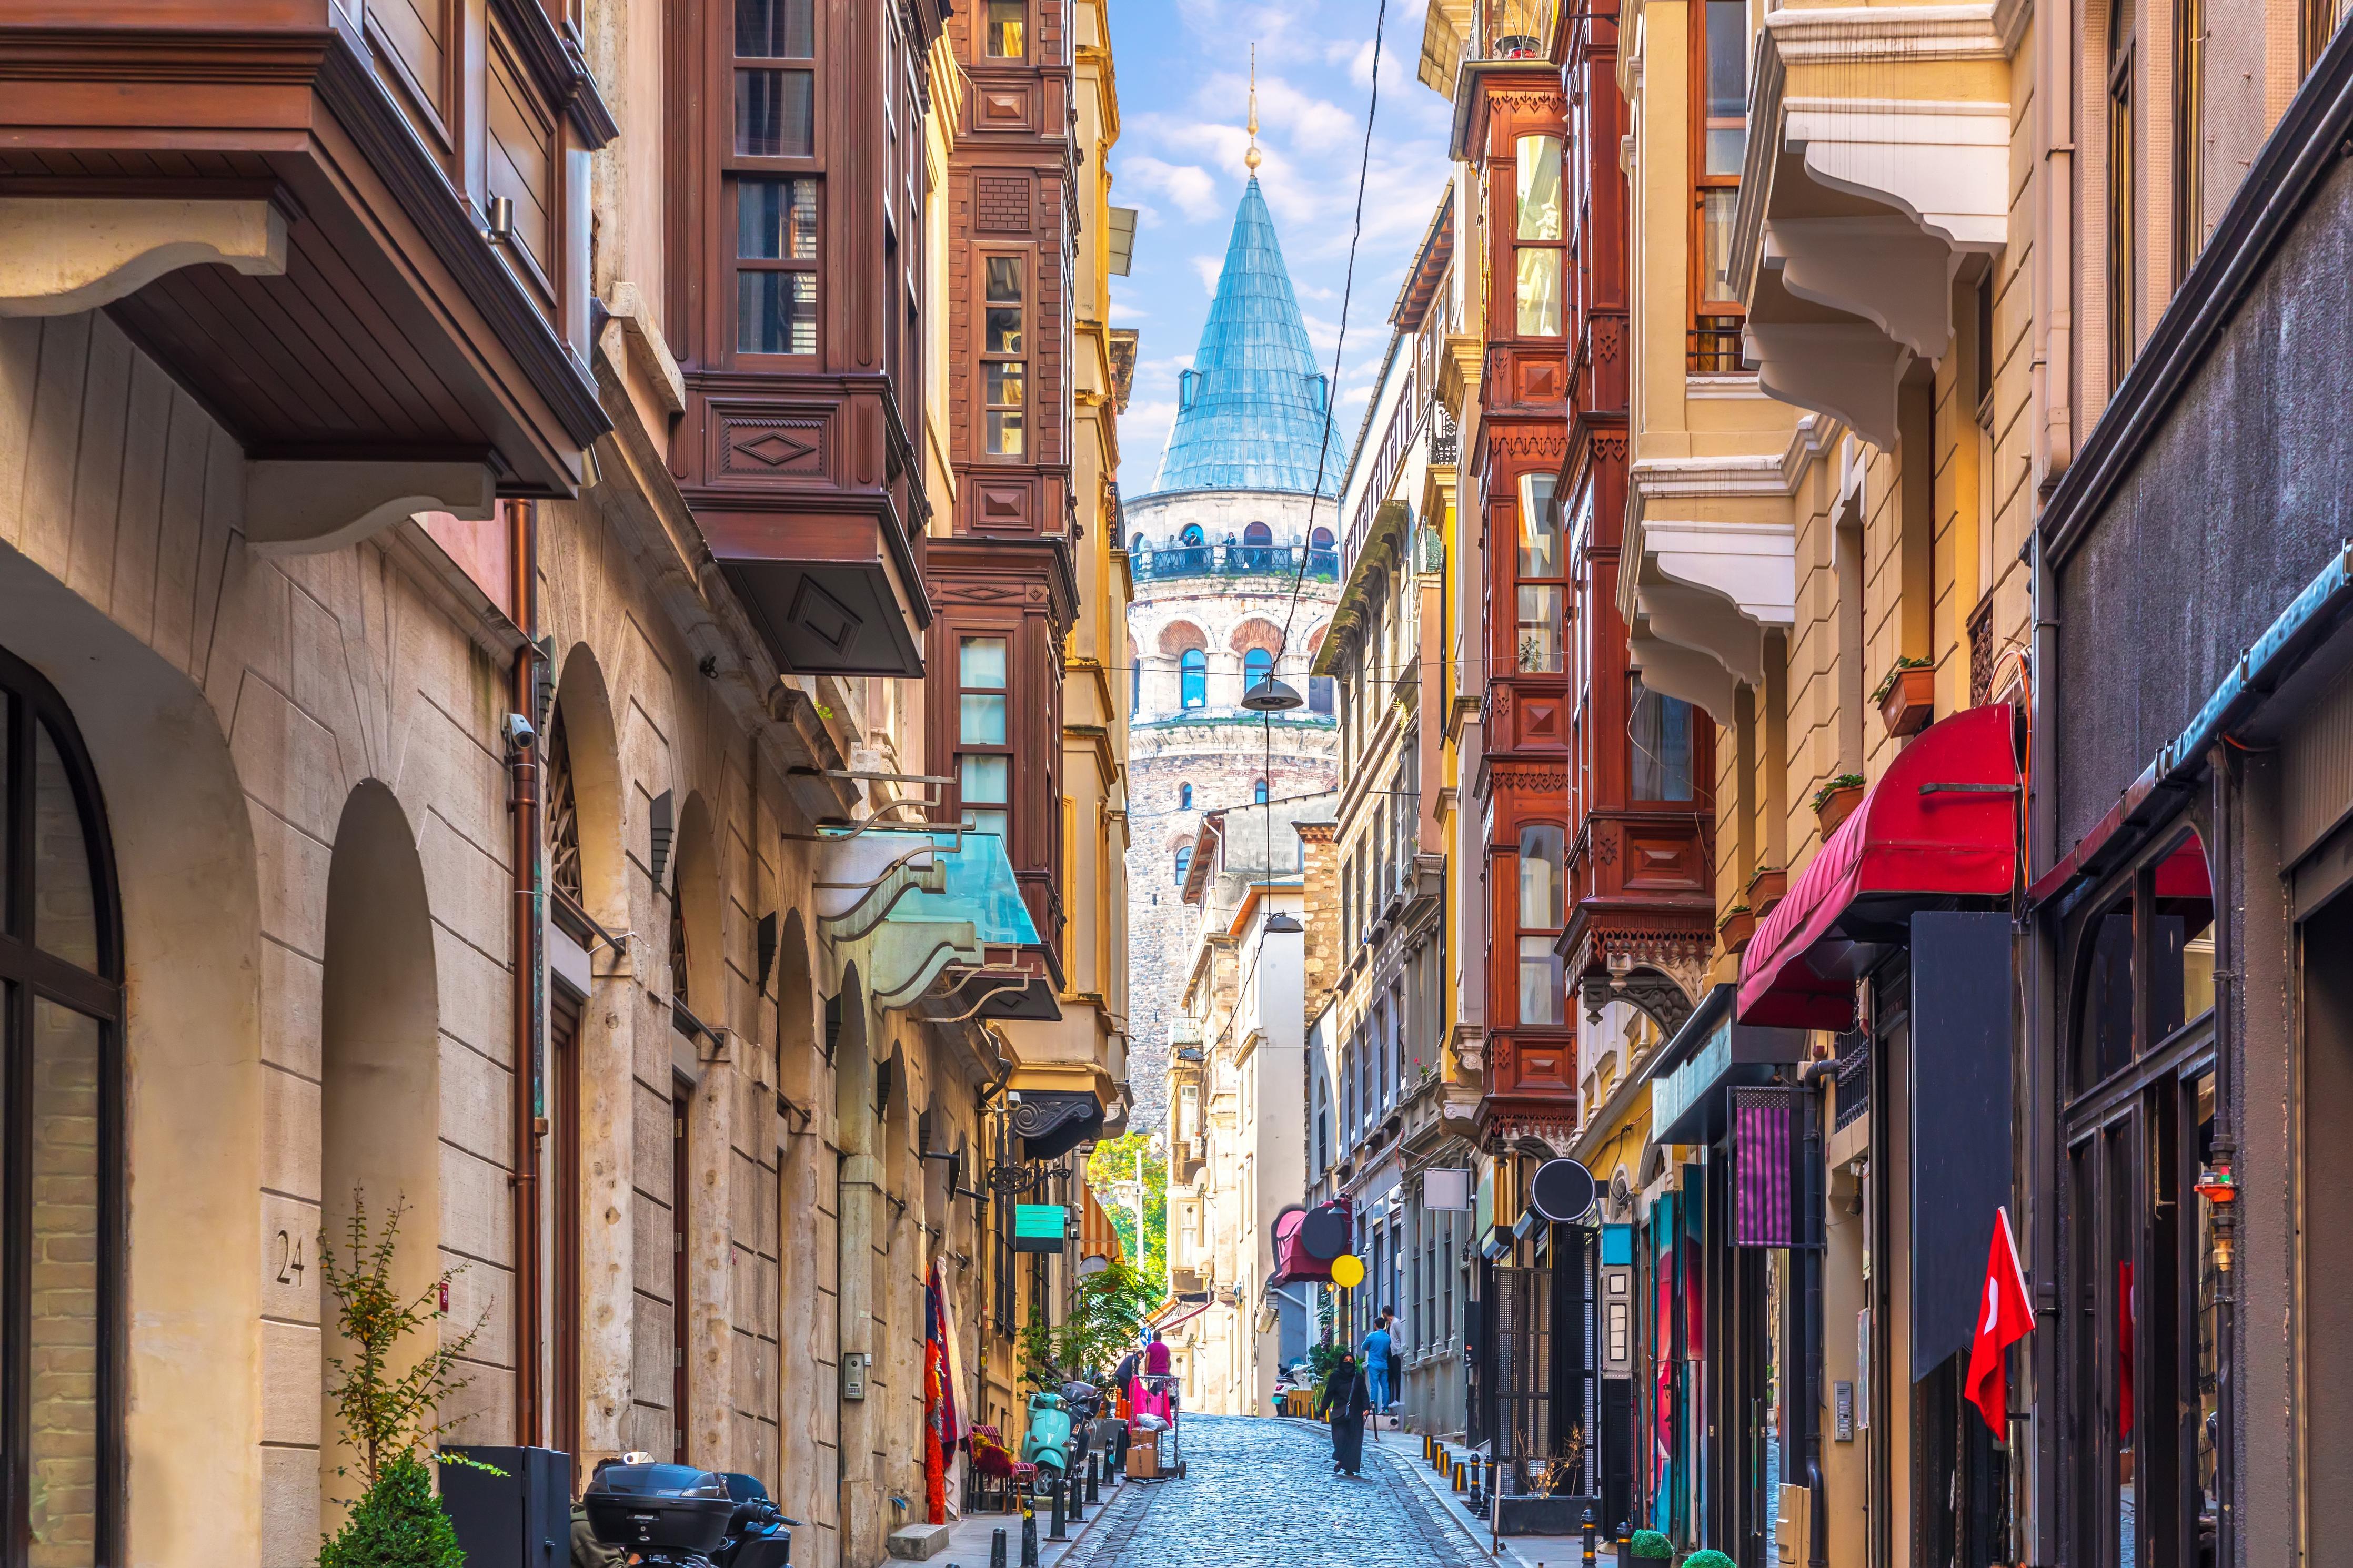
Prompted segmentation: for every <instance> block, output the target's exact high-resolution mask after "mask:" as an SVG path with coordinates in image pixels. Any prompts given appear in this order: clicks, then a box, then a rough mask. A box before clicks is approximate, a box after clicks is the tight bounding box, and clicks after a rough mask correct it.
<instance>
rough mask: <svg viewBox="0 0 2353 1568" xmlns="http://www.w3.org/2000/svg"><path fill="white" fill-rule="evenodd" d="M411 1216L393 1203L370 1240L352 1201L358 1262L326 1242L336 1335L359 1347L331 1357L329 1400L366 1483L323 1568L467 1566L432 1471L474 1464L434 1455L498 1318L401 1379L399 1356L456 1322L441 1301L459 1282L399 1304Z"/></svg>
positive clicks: (322, 1250)
mask: <svg viewBox="0 0 2353 1568" xmlns="http://www.w3.org/2000/svg"><path fill="white" fill-rule="evenodd" d="M404 1212H405V1207H404V1205H402V1204H401V1203H400V1201H399V1200H398V1199H395V1200H394V1202H393V1205H392V1208H391V1210H390V1211H389V1212H388V1213H386V1214H385V1216H384V1226H383V1228H382V1229H381V1230H380V1231H376V1232H375V1233H373V1234H371V1232H370V1229H369V1226H368V1212H367V1202H366V1200H365V1198H364V1197H363V1196H362V1195H361V1194H359V1193H357V1192H354V1193H353V1194H352V1217H351V1221H350V1223H349V1224H348V1225H347V1226H345V1227H344V1240H345V1242H346V1244H347V1246H348V1247H349V1251H350V1258H349V1260H348V1261H343V1260H341V1259H339V1258H338V1257H337V1255H336V1249H335V1247H334V1244H333V1243H332V1241H331V1240H330V1239H329V1237H327V1236H326V1235H325V1234H324V1233H322V1234H321V1235H320V1237H319V1268H320V1272H321V1273H322V1276H323V1277H324V1279H325V1281H326V1286H327V1290H328V1293H329V1294H330V1295H332V1296H333V1297H334V1299H335V1327H336V1329H337V1330H338V1331H340V1332H341V1333H342V1335H343V1340H344V1341H345V1342H347V1343H348V1344H349V1345H350V1346H351V1348H352V1354H351V1356H350V1358H349V1359H348V1360H346V1359H345V1358H344V1357H343V1356H330V1357H328V1358H327V1365H328V1366H329V1367H330V1368H331V1369H332V1371H333V1372H334V1374H335V1377H336V1380H337V1381H336V1383H335V1385H334V1386H333V1387H332V1388H331V1389H329V1390H328V1392H329V1394H332V1396H333V1398H334V1401H335V1417H336V1423H337V1425H338V1426H339V1427H340V1428H341V1429H342V1433H343V1441H344V1442H345V1443H347V1444H348V1445H350V1447H351V1448H352V1450H353V1455H354V1457H355V1458H356V1461H357V1464H358V1468H359V1481H360V1497H359V1500H358V1501H357V1502H356V1503H354V1504H353V1506H352V1512H351V1517H350V1518H349V1519H347V1520H345V1521H343V1529H342V1530H341V1531H338V1532H336V1533H335V1534H334V1535H333V1536H332V1537H329V1538H327V1539H326V1540H325V1541H324V1542H323V1544H322V1547H321V1549H320V1552H319V1568H463V1564H464V1563H465V1561H466V1554H465V1553H464V1552H461V1551H460V1550H459V1547H458V1535H457V1531H454V1530H453V1529H451V1528H450V1525H449V1516H448V1514H446V1513H444V1512H442V1510H441V1503H440V1500H438V1498H436V1497H435V1496H434V1495H433V1474H432V1472H431V1471H430V1470H429V1469H427V1468H426V1461H427V1459H428V1458H438V1460H439V1461H440V1462H441V1463H443V1464H446V1465H474V1464H475V1461H473V1460H470V1459H463V1458H459V1457H457V1456H456V1455H453V1454H437V1453H435V1451H434V1450H435V1445H436V1444H437V1443H438V1440H439V1438H440V1436H441V1434H442V1431H443V1423H442V1422H441V1420H440V1418H439V1417H440V1409H441V1404H442V1401H444V1400H446V1399H448V1397H449V1396H450V1395H451V1394H456V1393H458V1392H459V1391H460V1390H462V1389H464V1388H465V1387H466V1386H467V1384H469V1383H470V1382H471V1381H472V1380H471V1379H470V1378H461V1377H457V1376H455V1375H453V1374H454V1373H455V1372H456V1371H457V1366H458V1362H459V1357H461V1356H463V1355H464V1354H465V1353H466V1351H467V1350H468V1348H469V1347H470V1346H471V1345H472V1344H473V1342H474V1338H475V1336H476V1335H478V1334H480V1332H481V1331H482V1322H487V1321H489V1320H490V1314H489V1312H488V1311H487V1310H486V1311H484V1313H483V1315H482V1322H477V1323H476V1324H475V1325H474V1326H473V1327H472V1328H470V1329H469V1330H467V1331H465V1332H464V1333H462V1334H460V1335H459V1336H458V1337H457V1338H456V1339H454V1340H448V1341H446V1342H438V1343H436V1344H434V1345H433V1346H432V1347H431V1348H429V1349H427V1351H426V1352H425V1353H424V1354H423V1355H421V1356H419V1357H418V1358H417V1362H416V1363H415V1364H413V1365H411V1366H410V1367H409V1368H408V1369H407V1370H406V1371H405V1372H395V1371H394V1369H393V1358H394V1356H395V1354H396V1352H398V1351H399V1350H400V1349H401V1348H402V1345H403V1342H405V1341H406V1340H407V1339H408V1338H409V1337H410V1336H411V1335H413V1334H417V1333H421V1332H425V1331H428V1330H431V1329H433V1328H434V1326H435V1325H437V1324H438V1323H439V1322H440V1321H441V1320H442V1319H443V1318H444V1317H446V1316H448V1312H447V1310H446V1309H444V1307H443V1306H442V1304H441V1303H442V1302H443V1301H444V1300H447V1299H448V1289H449V1281H450V1280H452V1279H456V1278H457V1274H458V1271H457V1270H456V1269H454V1268H449V1269H444V1270H443V1271H442V1272H441V1273H440V1275H439V1276H438V1277H437V1278H436V1279H434V1281H433V1283H432V1284H430V1285H428V1286H427V1287H426V1289H425V1291H424V1293H423V1294H422V1295H420V1296H418V1297H417V1299H416V1300H405V1299H404V1298H403V1297H402V1296H401V1293H400V1291H399V1289H398V1288H397V1287H396V1286H395V1285H394V1284H393V1281H392V1260H393V1253H394V1250H395V1247H396V1243H397V1242H398V1240H399V1237H400V1216H401V1215H402V1214H403V1213H404ZM435 1337H436V1339H437V1340H438V1339H439V1336H438V1334H436V1336H435ZM476 1468H481V1469H489V1468H490V1467H489V1466H487V1465H481V1466H476ZM335 1474H337V1475H338V1476H343V1477H345V1478H347V1479H348V1477H349V1475H350V1472H349V1471H348V1470H347V1469H345V1468H343V1467H341V1466H338V1467H337V1468H336V1470H335Z"/></svg>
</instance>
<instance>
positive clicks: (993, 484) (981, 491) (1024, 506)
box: [972, 479, 1037, 533]
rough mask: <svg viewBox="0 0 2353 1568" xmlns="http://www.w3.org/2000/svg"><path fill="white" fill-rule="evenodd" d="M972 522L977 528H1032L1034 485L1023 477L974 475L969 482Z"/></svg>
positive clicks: (1021, 531) (1034, 501)
mask: <svg viewBox="0 0 2353 1568" xmlns="http://www.w3.org/2000/svg"><path fill="white" fill-rule="evenodd" d="M972 493H973V501H972V507H973V515H972V526H973V528H974V529H975V531H987V530H990V529H1008V530H1011V531H1015V532H1019V533H1029V532H1033V531H1035V527H1036V525H1035V522H1034V521H1033V520H1034V518H1035V516H1036V510H1037V509H1036V487H1035V486H1033V485H1031V484H1030V483H1029V481H1027V480H1024V479H1004V480H990V479H976V480H974V481H973V486H972Z"/></svg>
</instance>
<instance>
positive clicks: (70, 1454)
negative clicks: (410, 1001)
mask: <svg viewBox="0 0 2353 1568" xmlns="http://www.w3.org/2000/svg"><path fill="white" fill-rule="evenodd" d="M0 874H5V876H6V877H7V878H8V879H9V880H11V881H14V882H15V883H16V888H15V889H14V891H15V892H16V895H17V896H16V897H14V898H11V899H8V900H0V1047H5V1049H0V1064H5V1075H6V1076H5V1080H0V1081H5V1083H6V1084H7V1086H8V1092H7V1095H6V1097H5V1110H0V1137H5V1143H0V1147H5V1149H6V1150H7V1151H8V1154H9V1157H8V1158H7V1159H6V1160H5V1162H0V1214H5V1216H6V1218H5V1221H0V1280H5V1300H0V1357H5V1360H0V1366H5V1367H6V1368H7V1369H9V1375H7V1376H6V1377H5V1378H0V1389H5V1394H6V1398H7V1400H8V1407H7V1408H6V1409H5V1410H0V1423H4V1424H5V1426H0V1429H5V1430H6V1431H8V1432H10V1433H12V1434H23V1433H25V1432H26V1431H28V1430H31V1429H33V1428H35V1427H37V1429H38V1436H37V1439H36V1440H35V1441H33V1442H32V1443H30V1444H26V1445H22V1446H20V1445H19V1444H17V1443H16V1442H13V1441H12V1442H11V1443H10V1444H9V1445H8V1451H7V1452H6V1455H5V1464H6V1466H7V1469H6V1473H5V1481H0V1498H5V1499H6V1502H5V1509H6V1516H5V1518H0V1531H5V1535H0V1539H4V1540H5V1541H7V1542H11V1543H12V1544H13V1543H16V1542H24V1541H26V1540H28V1539H29V1540H31V1541H35V1542H80V1543H82V1544H81V1545H80V1546H79V1548H78V1549H77V1550H75V1551H73V1552H69V1555H78V1556H79V1560H80V1561H82V1562H95V1563H111V1562H115V1561H117V1560H118V1557H119V1554H120V1552H121V1528H120V1525H121V1521H120V1520H119V1518H118V1517H117V1509H118V1506H119V1505H118V1503H117V1500H118V1499H119V1498H120V1497H121V1490H122V1465H121V1447H120V1441H121V1440H120V1436H119V1435H120V1432H121V1417H120V1414H119V1413H120V1410H121V1387H120V1386H119V1384H118V1382H117V1377H118V1374H117V1373H116V1372H115V1371H114V1368H115V1367H116V1366H117V1365H118V1364H119V1363H120V1359H121V1358H120V1353H119V1338H120V1336H119V1333H118V1331H117V1329H116V1322H117V1321H118V1319H119V1316H120V1309H121V1285H120V1279H121V1258H122V1250H121V1234H120V1226H119V1222H118V1220H117V1218H116V1215H118V1214H119V1213H120V1211H121V1202H122V1183H121V1168H120V1163H121V1068H120V1065H119V1064H120V1059H121V1050H120V1040H119V1033H118V1031H119V1028H120V1026H121V1017H122V986H121V975H122V967H121V937H120V935H119V926H118V923H117V918H116V908H117V906H116V902H115V889H114V860H113V853H112V849H111V844H110V840H109V837H108V834H107V828H106V821H105V812H104V808H103V806H102V805H101V804H100V795H99V788H98V779H97V775H96V773H95V771H94V770H93V769H92V768H91V766H90V757H89V753H88V752H85V751H84V750H83V749H82V743H81V736H80V732H79V731H78V730H77V729H76V728H75V725H74V721H73V716H72V714H71V713H70V712H69V710H67V708H66V705H65V701H64V699H62V698H60V697H59V696H58V694H57V692H56V690H55V689H53V688H52V687H50V685H49V684H48V682H47V681H46V680H44V679H41V677H40V676H39V675H38V674H37V673H36V672H35V671H34V670H33V669H32V668H30V667H29V666H26V665H24V664H20V663H18V662H17V661H16V659H14V658H10V657H9V656H8V655H7V654H5V653H0ZM36 987H38V989H37V990H36ZM36 1180H37V1181H38V1184H39V1187H40V1191H39V1193H38V1194H36V1193H35V1191H34V1184H35V1182H36ZM36 1195H37V1196H38V1197H39V1202H37V1203H36V1202H35V1201H34V1200H35V1197H36ZM36 1259H39V1260H40V1267H39V1271H38V1273H37V1274H36V1272H35V1269H34V1261H35V1260H36ZM36 1390H39V1391H40V1392H39V1394H38V1403H37V1405H36V1395H35V1392H34V1391H36ZM10 1561H16V1559H15V1558H14V1557H11V1558H10ZM34 1561H36V1562H38V1561H42V1559H41V1558H40V1557H39V1556H38V1555H37V1554H36V1556H35V1558H34Z"/></svg>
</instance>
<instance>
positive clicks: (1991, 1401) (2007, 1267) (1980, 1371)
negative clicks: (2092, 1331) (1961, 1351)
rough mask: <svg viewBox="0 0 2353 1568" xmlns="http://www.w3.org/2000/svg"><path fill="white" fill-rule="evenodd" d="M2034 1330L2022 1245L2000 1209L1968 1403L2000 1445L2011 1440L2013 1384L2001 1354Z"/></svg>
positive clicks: (2007, 1214)
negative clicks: (2021, 1260)
mask: <svg viewBox="0 0 2353 1568" xmlns="http://www.w3.org/2000/svg"><path fill="white" fill-rule="evenodd" d="M2033 1327H2034V1303H2033V1301H2032V1300H2031V1299H2030V1298H2029V1297H2028V1295H2027V1293H2026V1270H2025V1269H2023V1268H2021V1267H2019V1262H2018V1243H2017V1241H2016V1240H2015V1239H2014V1238H2013V1237H2011V1236H2010V1211H2009V1210H2008V1209H2006V1208H2001V1209H1996V1210H1994V1218H1993V1246H1992V1247H1991V1249H1990V1250H1989V1252H1988V1254H1987V1256H1986V1281H1985V1297H1984V1301H1983V1306H1982V1310H1980V1311H1979V1312H1978V1336H1977V1339H1976V1341H1975V1342H1973V1343H1972V1344H1971V1345H1970V1346H1969V1403H1970V1404H1972V1405H1976V1406H1977V1407H1978V1414H1979V1415H1983V1416H1984V1417H1985V1423H1986V1425H1987V1426H1990V1427H1992V1428H1993V1435H1994V1436H1995V1437H1996V1439H1998V1440H2002V1441H2007V1440H2008V1438H2009V1436H2010V1379H2009V1376H2008V1373H2007V1372H2006V1371H2005V1368H2004V1365H2003V1361H2002V1352H2005V1351H2007V1350H2009V1349H2010V1346H2012V1345H2014V1344H2016V1343H2017V1342H2019V1341H2021V1340H2022V1339H2024V1338H2025V1337H2026V1334H2027V1331H2028V1330H2030V1329H2031V1328H2033Z"/></svg>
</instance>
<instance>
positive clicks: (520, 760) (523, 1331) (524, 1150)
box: [505, 500, 547, 1447]
mask: <svg viewBox="0 0 2353 1568" xmlns="http://www.w3.org/2000/svg"><path fill="white" fill-rule="evenodd" d="M505 505H506V514H507V559H508V562H509V563H510V567H511V570H512V584H511V586H512V604H513V606H514V616H515V624H516V625H517V626H520V627H521V628H522V637H523V645H522V647H521V648H519V649H517V650H516V652H515V658H514V672H513V685H512V691H511V693H510V696H511V698H512V705H511V707H510V708H509V710H508V711H510V712H512V713H520V714H522V715H524V716H525V717H526V718H529V719H530V720H531V721H533V723H534V724H536V723H537V722H538V697H537V694H538V684H539V683H538V660H539V657H540V654H539V648H538V647H537V646H536V644H537V638H538V636H539V509H538V507H537V505H536V504H535V503H533V502H531V501H527V500H511V501H508V502H506V503H505ZM538 744H539V742H538V737H536V736H533V737H532V738H531V739H529V740H525V741H522V742H519V743H518V742H517V741H516V740H515V739H514V738H512V736H511V737H510V739H509V742H508V745H507V773H508V781H509V788H508V794H507V807H508V810H509V811H510V813H512V818H511V825H512V828H513V832H514V842H513V852H512V857H511V860H512V866H513V869H514V899H513V904H514V909H513V916H514V919H513V946H512V952H513V953H514V954H515V963H516V971H515V974H514V985H513V997H514V1049H513V1054H512V1061H513V1063H514V1068H515V1076H514V1090H513V1095H512V1103H513V1106H514V1126H513V1135H514V1174H513V1176H512V1178H511V1184H512V1189H513V1194H514V1250H515V1289H514V1342H515V1423H514V1429H515V1441H516V1442H517V1443H519V1444H521V1445H522V1446H524V1447H539V1446H540V1445H541V1444H542V1443H543V1440H544V1438H545V1436H546V1434H545V1432H544V1431H543V1425H544V1423H543V1421H542V1419H541V1399H540V1332H539V1304H540V1272H541V1260H540V1256H539V1134H540V1129H541V1125H542V1121H543V1113H544V1109H545V1102H544V1100H543V1099H542V1096H543V1093H544V1085H545V1081H546V1078H545V1071H544V1068H545V1064H544V1062H543V1060H542V1056H541V1042H542V1041H543V1038H544V1037H545V1030H544V1029H543V1027H542V1021H543V1019H544V1018H545V1017H546V1016H547V1014H546V1005H547V994H546V992H547V978H546V977H547V965H546V963H544V962H543V959H544V957H545V955H544V953H543V951H542V949H543V942H544V940H545V937H544V931H545V925H544V921H543V916H544V914H545V912H546V901H547V889H546V886H545V881H544V877H543V866H542V863H541V861H542V856H541V849H540V827H539V749H538Z"/></svg>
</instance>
